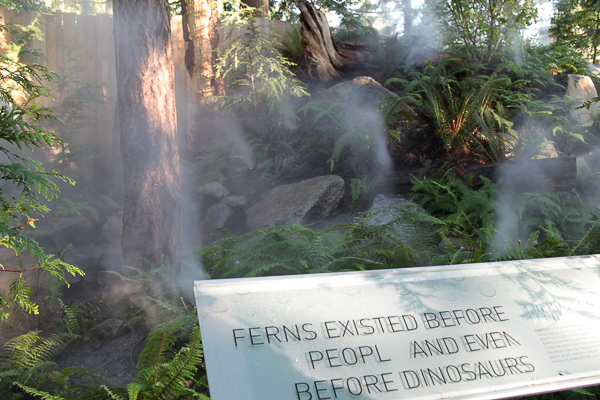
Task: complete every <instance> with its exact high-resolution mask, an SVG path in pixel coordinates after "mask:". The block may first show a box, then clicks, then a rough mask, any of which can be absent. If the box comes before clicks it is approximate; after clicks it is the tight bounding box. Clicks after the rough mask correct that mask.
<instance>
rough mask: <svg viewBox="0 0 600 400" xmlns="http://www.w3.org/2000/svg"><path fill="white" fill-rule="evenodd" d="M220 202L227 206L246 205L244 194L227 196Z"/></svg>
mask: <svg viewBox="0 0 600 400" xmlns="http://www.w3.org/2000/svg"><path fill="white" fill-rule="evenodd" d="M221 203H223V204H226V205H228V206H229V207H234V208H235V207H243V206H245V205H246V196H227V197H225V198H224V199H222V200H221Z"/></svg>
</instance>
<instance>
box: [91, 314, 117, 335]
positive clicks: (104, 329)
mask: <svg viewBox="0 0 600 400" xmlns="http://www.w3.org/2000/svg"><path fill="white" fill-rule="evenodd" d="M122 326H123V320H121V319H118V318H109V319H107V320H106V321H103V322H101V323H99V324H98V325H96V326H95V327H94V329H92V332H93V333H94V335H95V336H98V337H99V338H100V339H102V338H106V337H115V336H117V333H119V329H121V327H122Z"/></svg>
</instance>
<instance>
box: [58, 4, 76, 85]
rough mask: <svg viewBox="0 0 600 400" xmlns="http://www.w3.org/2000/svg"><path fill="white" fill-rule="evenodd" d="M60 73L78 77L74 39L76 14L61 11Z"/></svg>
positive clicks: (69, 76)
mask: <svg viewBox="0 0 600 400" xmlns="http://www.w3.org/2000/svg"><path fill="white" fill-rule="evenodd" d="M62 21H63V24H62V28H63V29H62V46H61V48H62V61H63V64H62V69H63V70H62V72H61V73H62V75H63V76H65V77H67V78H69V79H73V78H75V77H78V74H76V71H75V70H76V66H77V63H78V62H79V60H78V57H77V53H78V51H77V50H78V49H77V39H76V35H77V32H76V26H77V25H76V24H77V22H76V15H75V14H72V13H63V15H62Z"/></svg>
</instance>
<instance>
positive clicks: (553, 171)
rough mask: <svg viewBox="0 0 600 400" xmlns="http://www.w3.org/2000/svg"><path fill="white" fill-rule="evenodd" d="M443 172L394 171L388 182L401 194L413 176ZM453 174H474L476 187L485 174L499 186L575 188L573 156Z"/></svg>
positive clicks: (500, 164) (488, 167)
mask: <svg viewBox="0 0 600 400" xmlns="http://www.w3.org/2000/svg"><path fill="white" fill-rule="evenodd" d="M444 172H445V171H443V170H440V169H431V168H430V169H426V168H421V169H418V170H411V171H395V172H394V173H392V174H391V175H390V176H389V181H390V182H391V183H392V184H394V185H395V187H396V192H397V193H401V194H405V193H409V192H410V190H411V188H412V186H413V180H414V179H415V178H417V179H422V178H423V177H424V176H439V175H441V174H443V173H444ZM455 174H456V175H457V176H460V177H464V176H466V175H468V174H475V177H474V179H473V183H474V186H475V187H476V188H477V187H481V186H482V185H483V180H482V179H481V177H485V178H487V179H489V180H490V181H492V182H494V183H496V184H498V185H499V186H500V187H503V186H504V187H506V186H510V187H512V188H516V189H518V190H519V191H535V190H544V189H548V190H554V191H561V190H572V189H575V188H576V187H577V159H576V158H575V157H572V156H571V157H557V158H543V159H539V160H526V161H507V162H504V163H499V164H486V165H471V166H467V167H465V168H464V169H461V170H460V171H458V170H456V171H455Z"/></svg>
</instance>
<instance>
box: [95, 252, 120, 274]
mask: <svg viewBox="0 0 600 400" xmlns="http://www.w3.org/2000/svg"><path fill="white" fill-rule="evenodd" d="M124 268H125V262H124V261H123V252H122V251H121V246H120V245H118V246H115V247H112V248H110V249H108V250H106V251H104V252H103V253H102V254H101V255H100V257H99V258H98V261H97V262H96V270H97V271H117V272H122V271H123V269H124ZM107 275H108V274H107ZM111 275H112V274H111Z"/></svg>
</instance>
